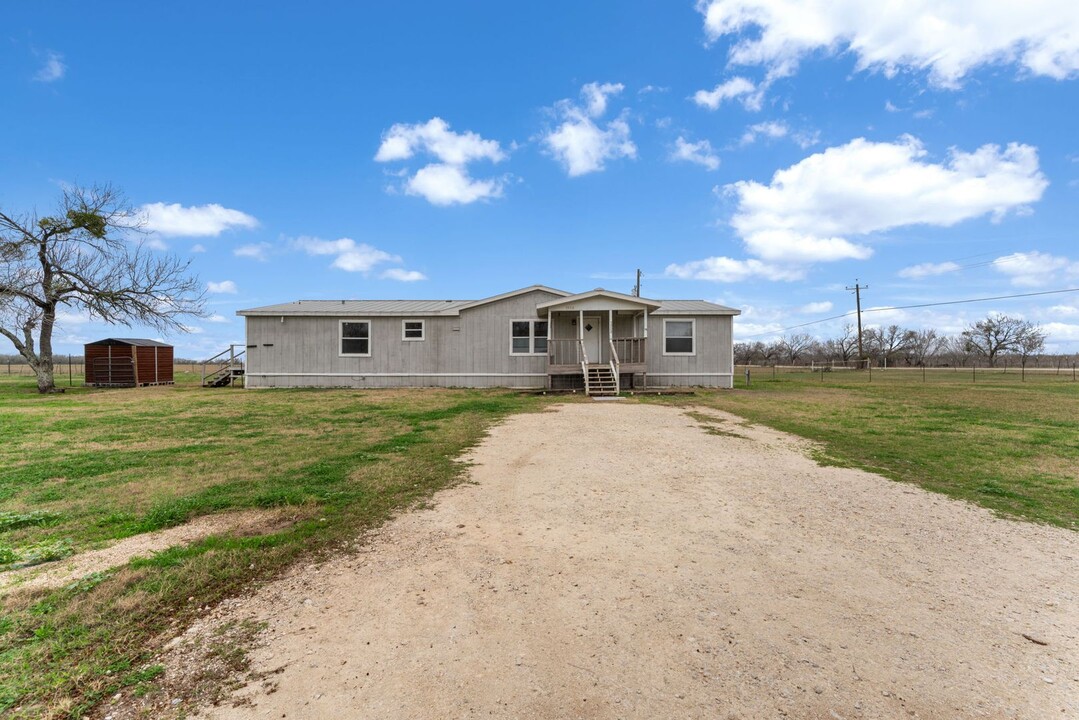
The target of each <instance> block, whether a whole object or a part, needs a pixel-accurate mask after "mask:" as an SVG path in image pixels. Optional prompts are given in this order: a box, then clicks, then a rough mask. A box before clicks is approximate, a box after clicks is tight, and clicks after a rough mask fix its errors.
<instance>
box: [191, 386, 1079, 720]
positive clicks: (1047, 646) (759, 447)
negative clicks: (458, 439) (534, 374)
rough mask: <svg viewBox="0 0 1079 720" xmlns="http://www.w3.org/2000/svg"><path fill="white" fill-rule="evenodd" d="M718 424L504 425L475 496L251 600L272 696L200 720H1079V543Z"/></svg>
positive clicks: (654, 410)
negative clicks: (261, 626)
mask: <svg viewBox="0 0 1079 720" xmlns="http://www.w3.org/2000/svg"><path fill="white" fill-rule="evenodd" d="M702 412H707V411H702ZM710 414H711V416H712V417H714V418H715V419H714V421H710V422H709V423H708V424H707V427H702V423H701V422H700V421H699V420H694V419H691V418H690V417H689V416H687V415H686V414H685V413H684V412H683V411H680V410H678V409H674V408H669V407H662V406H655V405H646V404H638V403H636V402H625V403H574V404H566V405H562V406H559V407H558V408H557V410H556V411H554V412H548V413H541V414H531V415H520V416H516V417H513V418H511V419H510V420H508V421H507V422H506V423H504V424H503V425H500V426H498V427H496V428H494V429H493V431H492V432H491V435H490V437H489V439H488V440H486V441H485V442H484V443H483V445H482V446H480V447H479V448H478V449H477V450H476V451H475V452H474V454H473V456H472V458H471V459H472V460H473V462H474V463H475V467H474V469H473V472H472V479H473V480H474V483H470V484H464V485H461V486H459V487H457V488H455V489H452V490H449V491H447V492H444V493H442V494H440V495H438V496H437V498H436V501H435V503H434V507H433V508H432V509H427V510H420V511H416V512H413V513H409V514H407V515H404V516H402V517H400V518H398V519H397V520H395V521H393V522H392V523H390V524H389V525H388V526H387V527H386V528H385V529H384V530H382V531H381V532H380V533H379V534H378V536H377V537H376V538H374V539H373V540H372V541H371V542H370V543H369V544H368V545H367V546H365V548H364V550H363V552H362V553H361V554H360V555H359V556H351V557H347V558H342V559H340V560H337V561H334V562H330V563H327V564H324V565H321V566H319V567H318V568H313V567H309V568H303V569H299V570H297V571H296V572H295V573H294V574H292V575H290V576H288V577H285V578H283V579H281V580H280V581H278V582H276V583H274V584H272V585H270V586H268V587H266V588H264V589H263V590H262V591H260V592H259V593H258V594H257V595H256V596H254V597H251V598H248V599H246V600H244V601H242V602H241V603H239V605H238V606H237V607H235V608H234V612H235V613H236V614H237V616H238V617H244V616H250V615H254V616H256V617H258V618H260V619H263V620H265V621H267V622H268V628H267V630H266V632H265V633H264V636H263V640H264V645H263V646H262V647H260V648H259V649H257V650H256V651H255V652H254V656H253V657H254V669H255V670H257V671H261V672H265V673H269V675H268V677H272V678H273V682H267V683H264V684H263V683H251V684H250V685H249V686H248V687H246V688H243V689H241V690H239V691H238V692H237V696H236V698H237V699H238V700H241V701H243V703H245V704H241V705H239V706H235V707H228V706H221V707H218V708H212V709H210V710H209V711H207V713H206V715H205V716H207V717H212V718H220V719H225V718H264V717H268V718H282V717H287V718H346V717H347V718H445V717H472V716H477V717H479V716H483V717H536V718H571V717H572V718H623V717H626V718H673V717H677V718H683V717H693V718H772V717H779V716H790V717H797V718H907V717H921V718H966V717H991V718H1012V717H1016V718H1070V717H1076V716H1077V715H1079V534H1077V533H1073V532H1068V531H1064V530H1059V529H1055V528H1048V527H1040V526H1035V525H1030V524H1025V523H1020V522H1013V521H1005V520H1000V519H997V518H994V517H993V516H992V515H991V514H990V513H989V512H987V511H985V510H981V509H978V508H975V507H972V506H969V505H967V504H965V503H961V502H955V501H952V500H948V499H946V498H944V497H942V496H939V495H933V494H930V493H926V492H923V491H921V490H918V489H916V488H914V487H911V486H907V485H903V484H900V483H895V482H890V481H888V480H885V479H883V478H880V477H878V476H875V475H872V474H869V473H865V472H861V471H857V470H849V469H840V468H830V467H819V466H818V465H816V464H815V463H814V462H812V461H811V460H810V459H808V457H807V451H808V449H809V447H808V445H807V444H806V443H805V442H804V441H801V440H798V439H796V438H792V437H790V436H786V435H783V434H780V433H777V432H774V431H771V430H767V429H763V428H757V427H749V426H745V425H742V424H740V421H739V420H738V419H737V418H734V417H733V416H722V415H719V414H717V413H715V412H711V413H710ZM1024 635H1026V636H1028V637H1029V638H1030V639H1028V637H1024ZM1042 643H1044V644H1042ZM275 670H277V671H278V672H277V673H276V674H274V673H273V671H275ZM267 691H269V692H267Z"/></svg>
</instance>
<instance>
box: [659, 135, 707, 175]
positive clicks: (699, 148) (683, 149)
mask: <svg viewBox="0 0 1079 720" xmlns="http://www.w3.org/2000/svg"><path fill="white" fill-rule="evenodd" d="M671 160H684V161H686V162H691V163H696V164H697V165H701V166H703V167H706V168H708V169H709V170H715V169H716V168H718V167H719V156H718V155H716V154H715V153H714V152H712V144H711V143H710V142H708V141H707V140H701V141H700V142H695V143H691V142H687V141H686V139H685V138H684V137H682V136H681V135H679V136H678V139H677V140H675V141H674V150H672V151H671Z"/></svg>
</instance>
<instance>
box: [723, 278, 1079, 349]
mask: <svg viewBox="0 0 1079 720" xmlns="http://www.w3.org/2000/svg"><path fill="white" fill-rule="evenodd" d="M1073 292H1079V288H1065V289H1063V290H1042V291H1041V292H1032V293H1020V294H1017V295H995V296H993V297H983V298H968V299H965V300H945V301H942V302H932V303H919V304H917V305H891V306H888V307H879V308H866V309H865V310H862V312H863V313H871V312H888V311H890V310H914V309H917V308H927V307H940V306H942V305H963V304H966V303H976V302H989V301H991V300H1015V299H1016V298H1027V297H1038V296H1039V295H1060V294H1063V293H1073ZM854 314H855V311H851V312H846V313H843V314H842V315H833V316H831V317H826V318H821V319H820V320H810V321H809V322H806V323H802V324H801V325H791V326H790V327H785V328H781V329H779V330H769V331H768V332H762V333H756V334H754V335H746V336H744V338H745V339H748V338H755V337H762V336H764V335H777V334H779V333H785V332H787V331H788V330H797V329H798V328H804V327H809V326H810V325H819V324H820V323H823V322H828V321H829V320H840V319H842V318H845V317H850V316H851V315H854Z"/></svg>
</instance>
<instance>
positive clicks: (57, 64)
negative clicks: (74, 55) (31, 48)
mask: <svg viewBox="0 0 1079 720" xmlns="http://www.w3.org/2000/svg"><path fill="white" fill-rule="evenodd" d="M66 72H67V65H65V64H64V56H63V55H61V54H60V53H54V52H50V53H48V54H47V55H46V56H45V64H44V65H42V66H41V69H40V70H38V71H37V72H36V73H34V80H37V81H38V82H45V83H50V82H56V81H57V80H60V79H61V78H63V77H64V74H65V73H66Z"/></svg>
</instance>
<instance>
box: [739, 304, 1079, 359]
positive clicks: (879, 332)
mask: <svg viewBox="0 0 1079 720" xmlns="http://www.w3.org/2000/svg"><path fill="white" fill-rule="evenodd" d="M1047 339H1048V336H1047V335H1046V333H1045V331H1044V330H1043V329H1042V328H1041V326H1040V325H1036V324H1034V323H1032V322H1030V321H1028V320H1023V319H1022V318H1017V317H1012V316H1009V315H1001V314H991V315H989V316H988V317H986V318H985V319H983V320H978V321H977V322H974V323H971V325H970V326H969V327H967V329H965V330H963V332H961V333H959V334H958V335H953V336H948V335H943V334H941V333H938V332H937V331H936V330H932V329H929V330H911V329H909V328H904V327H901V326H899V325H888V326H887V327H879V328H866V329H864V330H863V332H862V362H861V364H862V365H866V364H872V365H873V366H874V367H897V366H900V367H922V366H929V367H963V366H970V365H974V364H976V365H988V366H989V367H996V366H998V365H1000V364H1002V363H1003V364H1008V365H1022V366H1024V367H1026V366H1027V365H1028V364H1032V365H1034V366H1037V365H1039V364H1043V363H1044V364H1048V365H1050V366H1053V365H1056V364H1058V363H1061V364H1068V365H1070V364H1071V363H1073V362H1077V361H1079V353H1076V354H1071V355H1052V356H1046V355H1045V341H1046V340H1047ZM734 362H735V364H738V365H809V364H811V363H828V362H834V363H837V364H838V363H842V364H848V365H851V366H857V365H858V364H859V356H858V331H857V330H856V329H855V327H854V326H853V325H850V324H848V325H846V326H845V327H844V328H843V333H842V335H840V336H839V337H833V338H827V339H823V340H822V339H819V338H815V337H813V336H812V335H810V334H809V333H797V334H793V335H784V336H783V337H781V338H779V339H778V340H773V341H771V342H767V343H766V342H762V341H757V342H741V343H735V345H734Z"/></svg>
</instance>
